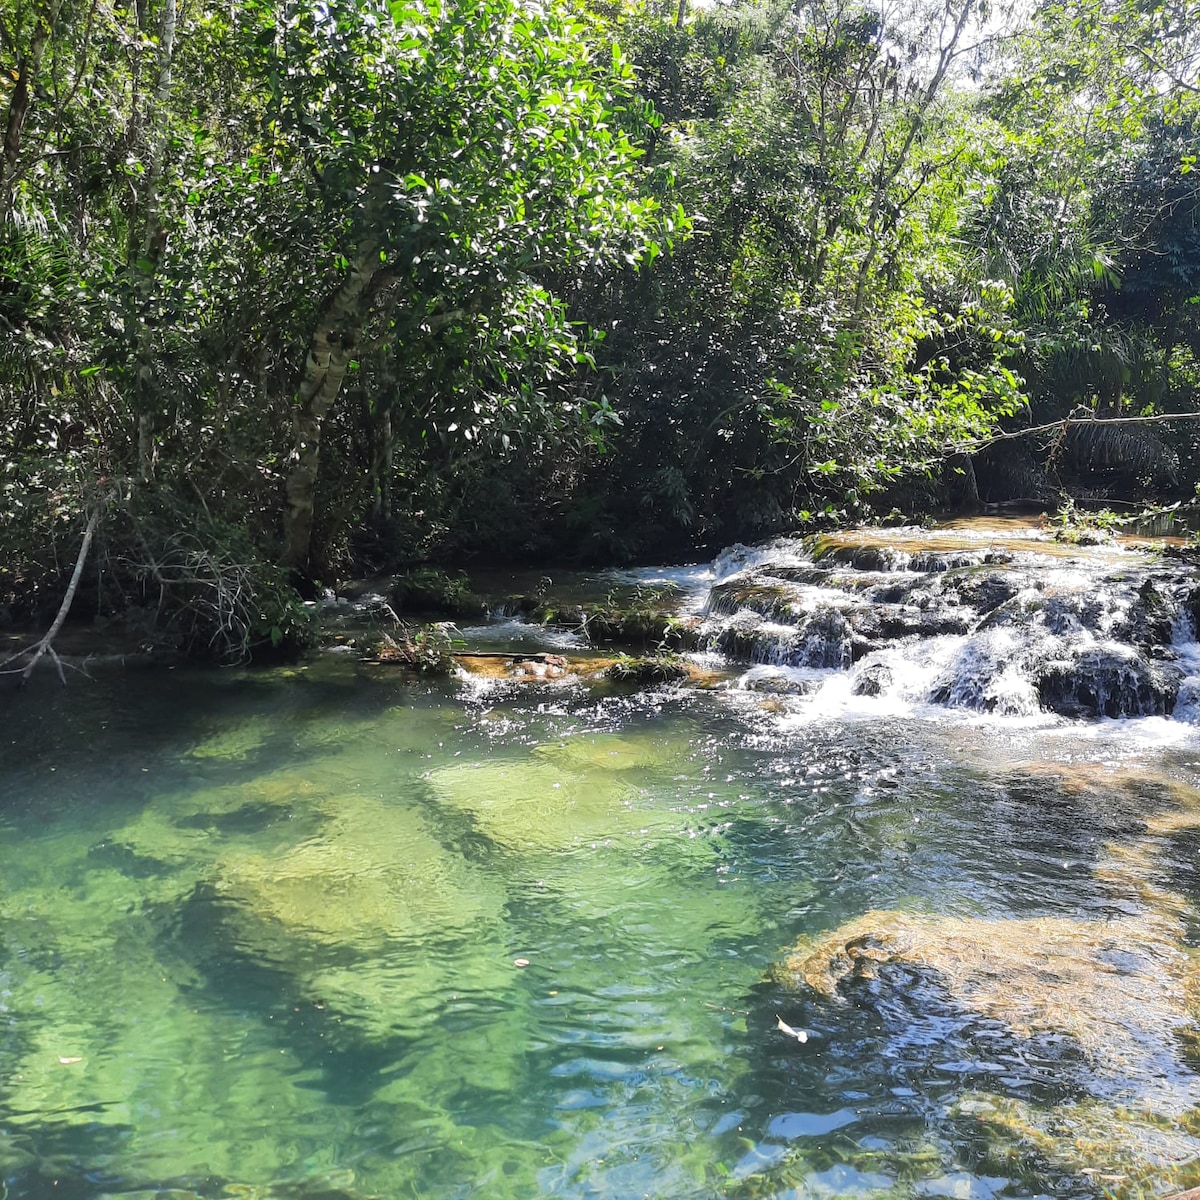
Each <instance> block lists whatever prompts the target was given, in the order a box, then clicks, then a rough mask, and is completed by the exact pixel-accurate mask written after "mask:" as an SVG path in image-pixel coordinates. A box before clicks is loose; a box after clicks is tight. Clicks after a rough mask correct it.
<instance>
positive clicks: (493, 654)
mask: <svg viewBox="0 0 1200 1200" xmlns="http://www.w3.org/2000/svg"><path fill="white" fill-rule="evenodd" d="M450 657H451V658H503V659H506V660H508V661H509V662H545V661H546V660H547V659H557V658H561V657H562V655H560V654H555V653H554V652H553V651H551V650H527V651H515V650H452V651H451V652H450Z"/></svg>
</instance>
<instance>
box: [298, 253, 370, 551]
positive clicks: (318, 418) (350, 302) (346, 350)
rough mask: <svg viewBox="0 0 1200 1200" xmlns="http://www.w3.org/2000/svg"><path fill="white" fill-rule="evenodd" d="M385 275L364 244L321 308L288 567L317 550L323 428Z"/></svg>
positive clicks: (309, 369)
mask: <svg viewBox="0 0 1200 1200" xmlns="http://www.w3.org/2000/svg"><path fill="white" fill-rule="evenodd" d="M382 274H383V271H382V269H381V267H380V262H379V247H378V245H377V244H376V243H375V242H366V243H364V244H363V245H362V246H360V247H359V251H358V254H357V255H356V257H355V259H354V262H353V263H352V264H351V266H350V274H349V275H348V276H347V277H346V278H345V279H344V280H343V281H342V283H341V285H340V286H339V287H338V288H337V290H336V291H334V292H333V293H332V294H331V295H330V296H329V298H328V299H327V300H326V301H325V303H324V305H323V306H322V308H321V313H320V316H319V317H318V318H317V324H316V327H315V328H314V329H313V332H312V338H311V339H310V341H309V344H308V354H307V355H306V357H305V360H304V371H303V374H302V375H301V379H300V388H299V391H298V393H297V396H296V412H295V420H294V430H295V438H296V441H295V446H294V448H293V450H292V457H291V464H292V466H291V470H290V471H289V472H288V477H287V483H286V496H287V503H286V507H285V509H284V516H283V562H284V565H285V566H289V567H303V566H305V565H306V564H307V563H308V559H309V552H310V549H311V546H312V527H313V496H314V493H315V491H316V485H317V474H318V469H319V466H320V460H321V425H322V422H323V421H324V420H325V417H326V415H327V414H328V412H329V410H330V408H332V406H333V402H334V401H335V400H336V399H337V397H338V393H339V392H340V391H341V390H342V383H343V381H344V380H345V378H346V371H347V369H348V368H349V365H350V362H351V360H352V359H353V357H354V352H355V350H356V348H357V346H358V340H359V337H360V336H361V333H362V326H363V323H364V321H365V319H366V315H367V309H368V306H369V304H370V300H371V296H372V292H373V288H374V285H375V284H376V283H377V282H378V280H379V279H380V277H381V276H382Z"/></svg>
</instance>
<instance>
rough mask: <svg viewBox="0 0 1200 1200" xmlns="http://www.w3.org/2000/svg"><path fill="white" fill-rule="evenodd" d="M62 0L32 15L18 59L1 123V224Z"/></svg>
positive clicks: (8, 206)
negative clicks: (30, 33) (28, 35)
mask: <svg viewBox="0 0 1200 1200" xmlns="http://www.w3.org/2000/svg"><path fill="white" fill-rule="evenodd" d="M60 8H62V0H50V2H49V3H48V4H46V5H45V6H44V7H43V8H42V9H41V11H40V12H39V13H38V14H37V16H36V17H35V18H34V26H33V37H32V38H31V39H30V42H29V49H28V50H27V51H26V52H25V53H24V54H22V55H21V57H20V59H19V60H18V62H17V78H16V82H15V83H14V84H13V90H12V95H11V96H10V97H9V101H8V120H7V121H6V122H5V125H4V152H3V155H2V156H0V226H2V225H3V224H4V223H5V221H7V219H8V213H9V209H10V207H11V205H12V186H13V182H14V180H15V176H16V173H17V158H18V156H19V155H20V153H21V133H22V131H23V130H24V128H25V120H26V118H27V117H28V116H29V107H30V105H31V103H32V101H33V87H34V83H35V81H36V80H37V77H38V75H39V74H40V73H41V69H42V56H43V55H44V54H45V52H46V43H47V42H49V40H50V35H51V34H52V33H53V31H54V26H55V24H56V22H57V21H58V13H59V9H60Z"/></svg>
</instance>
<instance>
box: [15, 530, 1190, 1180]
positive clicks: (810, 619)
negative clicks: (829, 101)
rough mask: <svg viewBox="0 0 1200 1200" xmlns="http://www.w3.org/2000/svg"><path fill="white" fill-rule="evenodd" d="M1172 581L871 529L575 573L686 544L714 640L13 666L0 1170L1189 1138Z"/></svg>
mask: <svg viewBox="0 0 1200 1200" xmlns="http://www.w3.org/2000/svg"><path fill="white" fill-rule="evenodd" d="M939 555H940V556H941V557H940V558H939V557H938V556H939ZM922 556H924V557H922ZM1148 580H1149V581H1150V582H1149V583H1148V582H1147V581H1148ZM1191 580H1192V573H1191V572H1190V569H1188V568H1186V567H1184V566H1182V565H1181V564H1178V563H1170V562H1167V561H1165V560H1162V559H1161V558H1158V557H1156V556H1154V555H1152V554H1149V553H1147V552H1146V551H1143V550H1140V549H1130V548H1127V547H1122V546H1115V547H1099V548H1096V549H1087V548H1078V547H1061V546H1058V545H1056V544H1053V543H1049V542H1046V541H1045V540H1044V538H1043V536H1042V535H1040V534H1037V535H1036V536H1035V535H1026V534H1025V533H1022V532H1021V531H1020V530H1014V529H1009V528H995V527H987V526H969V527H965V528H960V529H957V530H949V531H944V532H943V533H941V534H933V535H930V534H929V533H927V532H925V531H921V532H917V531H910V532H908V533H907V534H905V533H900V534H891V533H879V532H863V533H861V534H859V535H850V536H847V537H845V538H842V539H841V540H840V541H839V540H837V539H835V540H834V541H833V542H830V543H828V544H825V545H821V546H817V547H814V544H813V543H812V542H811V541H810V542H787V541H783V542H778V543H775V544H773V545H772V546H770V547H767V548H765V549H764V548H749V549H747V548H740V549H736V550H734V551H732V552H730V553H728V554H726V555H724V556H722V558H721V559H720V560H718V563H717V564H715V565H714V566H709V565H707V564H705V565H701V566H698V567H696V568H693V569H691V570H677V571H673V572H641V573H638V574H633V575H625V576H613V577H610V578H609V579H607V580H605V581H602V582H601V586H602V587H613V586H618V585H619V586H621V587H631V586H634V585H640V586H642V587H649V586H659V585H661V584H663V583H674V584H675V585H677V587H678V589H679V591H678V592H677V603H678V605H679V607H680V611H681V612H682V613H683V614H684V617H685V619H686V620H687V621H688V622H690V623H691V627H692V628H693V629H694V630H695V631H696V644H697V645H698V646H699V647H700V649H699V650H697V651H696V654H697V655H698V658H697V660H696V661H698V662H700V663H701V664H702V665H703V666H704V667H705V669H706V670H708V671H709V672H710V673H711V672H713V671H715V672H716V676H717V678H716V685H715V686H714V685H713V680H712V679H711V678H710V679H709V680H708V686H703V687H699V686H692V685H690V684H688V683H684V684H682V685H663V686H659V687H651V688H642V689H634V688H622V687H617V686H612V685H608V684H600V683H596V682H594V681H591V680H588V679H580V678H579V677H577V676H570V677H568V678H566V679H563V680H557V681H549V682H546V681H537V680H534V681H519V682H517V681H503V680H501V681H495V680H488V679H479V678H469V677H467V678H460V679H452V680H445V681H421V680H417V679H415V678H413V677H410V676H405V675H403V674H402V673H400V672H399V671H397V670H395V669H390V668H387V667H380V666H371V665H368V664H365V663H362V662H359V661H357V660H356V659H355V658H354V656H352V655H349V654H337V653H327V654H322V655H319V656H317V657H315V658H314V659H313V660H311V661H310V662H308V663H307V664H304V665H300V666H297V667H291V668H280V669H273V670H229V671H222V672H211V671H210V672H202V671H191V670H184V669H178V670H172V671H166V670H163V671H157V672H152V671H146V672H140V673H139V672H119V671H113V670H97V671H96V672H94V673H93V677H92V678H91V679H76V678H73V679H72V681H71V686H70V687H69V688H68V689H67V690H65V691H63V690H60V689H58V688H57V686H56V685H53V681H52V677H51V673H50V672H49V670H47V671H46V672H44V673H39V679H38V680H37V681H35V685H34V687H33V688H31V689H30V692H28V693H26V694H22V695H17V694H15V693H8V694H5V695H3V697H2V698H0V705H2V711H3V714H4V722H5V723H4V728H3V733H2V734H0V738H2V742H0V747H2V749H0V834H2V837H0V1178H2V1179H3V1181H4V1184H3V1194H4V1195H5V1196H6V1197H7V1198H8V1200H24V1198H29V1200H34V1198H37V1200H41V1198H42V1197H49V1196H54V1197H67V1198H79V1200H84V1198H87V1200H92V1198H95V1200H99V1198H100V1197H115V1196H136V1197H139V1198H140V1197H149V1196H163V1197H169V1198H170V1200H186V1198H193V1197H206V1198H208V1197H213V1198H215V1197H232V1196H239V1197H263V1198H265V1197H280V1198H283V1197H296V1198H300V1197H309V1198H316V1197H320V1198H322V1200H352V1198H365V1197H387V1198H392V1197H439V1198H440V1197H468V1196H480V1197H496V1198H506V1197H514V1198H515V1197H535V1196H554V1197H571V1198H583V1197H612V1198H626V1197H643V1196H645V1197H652V1198H655V1200H659V1198H661V1200H667V1198H676V1197H678V1198H684V1197H687V1198H693V1197H699V1198H704V1197H714V1198H715V1197H729V1198H738V1200H743V1198H744V1200H750V1198H752V1197H753V1198H764V1197H810V1196H811V1197H823V1196H884V1195H887V1196H920V1197H942V1196H945V1197H961V1198H964V1200H987V1198H990V1197H993V1196H1001V1195H1003V1196H1039V1195H1048V1196H1101V1195H1117V1196H1122V1197H1125V1196H1142V1195H1154V1194H1163V1193H1166V1192H1168V1191H1171V1190H1173V1189H1177V1188H1179V1187H1183V1186H1189V1185H1193V1184H1195V1183H1197V1182H1200V1074H1197V1070H1198V1068H1200V1039H1198V1028H1200V1027H1198V1026H1197V1022H1196V1017H1197V1015H1200V970H1198V960H1197V953H1198V952H1197V936H1198V932H1200V924H1198V923H1197V908H1196V903H1197V899H1198V898H1200V860H1198V858H1197V849H1198V848H1200V736H1198V726H1197V725H1196V724H1195V723H1194V720H1195V718H1194V713H1195V706H1194V704H1193V700H1194V684H1195V675H1196V671H1195V670H1194V668H1195V664H1196V663H1197V661H1200V658H1198V656H1197V654H1196V650H1195V635H1194V623H1192V624H1189V621H1192V617H1191V615H1190V614H1191V612H1192V606H1193V596H1192V593H1193V591H1194V590H1195V589H1194V585H1193V583H1192V581H1191ZM1139 604H1140V605H1141V607H1140V608H1139V607H1138V606H1139ZM989 606H990V607H989ZM1006 606H1007V607H1006ZM885 618H886V619H885ZM1068 618H1070V619H1068ZM881 622H882V623H881ZM1150 626H1153V627H1154V628H1153V629H1150ZM504 629H505V634H504V636H510V635H513V634H514V633H515V634H523V635H525V636H526V637H528V638H531V639H532V641H533V642H534V643H535V644H536V643H537V642H538V640H539V639H541V638H549V640H550V643H551V644H552V645H553V646H555V647H557V648H559V649H563V648H566V649H570V648H572V647H577V648H580V650H581V653H582V647H581V643H580V642H579V640H578V637H577V635H572V634H564V633H562V632H558V633H547V632H546V631H540V630H533V629H529V628H525V629H515V630H514V629H513V628H512V627H511V626H505V627H504ZM469 635H470V636H471V637H474V638H476V639H477V640H480V642H481V644H483V642H484V641H485V640H486V639H487V638H489V637H490V638H491V641H490V642H488V643H487V644H490V645H494V644H496V642H495V637H496V628H495V627H494V626H493V627H492V629H491V631H490V633H489V631H488V630H487V629H480V630H473V631H469ZM739 659H740V660H743V661H738V660H739ZM1064 664H1066V665H1064ZM1080 680H1082V681H1083V682H1082V683H1081V682H1080ZM797 1034H801V1035H803V1036H804V1040H801V1037H799V1036H797Z"/></svg>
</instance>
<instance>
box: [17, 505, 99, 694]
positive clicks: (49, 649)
mask: <svg viewBox="0 0 1200 1200" xmlns="http://www.w3.org/2000/svg"><path fill="white" fill-rule="evenodd" d="M99 520H100V510H99V509H95V510H93V512H92V515H91V516H90V517H89V518H88V523H87V529H86V531H85V532H84V535H83V545H82V546H80V547H79V557H78V558H77V559H76V560H75V570H74V571H73V572H72V573H71V582H70V583H69V584H68V585H67V591H66V594H65V595H64V596H63V598H62V603H61V604H60V605H59V606H58V614H57V615H56V616H55V618H54V623H53V624H52V625H51V626H50V628H49V629H48V630H46V636H45V637H43V638H42V640H41V641H40V642H38V643H37V645H36V646H33V647H32V648H31V650H30V653H31V654H32V655H33V657H32V658H31V659H30V660H29V663H28V665H27V666H26V667H25V670H24V671H22V672H21V683H20V686H21V687H24V686H25V685H26V684H27V683H28V682H29V676H30V675H32V674H33V668H34V667H36V666H37V664H38V659H39V658H41V657H42V655H43V654H49V655H50V657H51V658H52V659H53V660H54V665H55V667H57V668H58V678H59V682H60V683H61V684H62V685H63V687H66V686H67V677H66V676H65V675H64V674H63V669H62V663H61V662H59V659H58V655H57V654H56V653H55V652H54V639H55V638H56V637H57V636H58V631H59V630H60V629H61V628H62V627H63V622H64V621H65V620H66V619H67V613H69V612H70V611H71V605H72V603H73V602H74V600H75V593H76V592H77V591H78V590H79V581H80V579H81V578H83V564H84V563H85V562H87V556H88V551H89V550H90V549H91V548H92V536H93V535H94V534H95V532H96V525H97V523H98V522H99Z"/></svg>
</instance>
